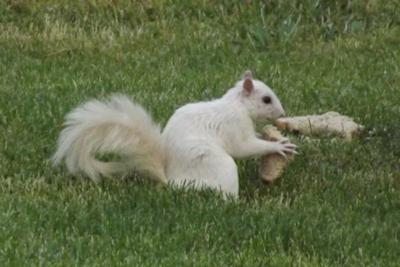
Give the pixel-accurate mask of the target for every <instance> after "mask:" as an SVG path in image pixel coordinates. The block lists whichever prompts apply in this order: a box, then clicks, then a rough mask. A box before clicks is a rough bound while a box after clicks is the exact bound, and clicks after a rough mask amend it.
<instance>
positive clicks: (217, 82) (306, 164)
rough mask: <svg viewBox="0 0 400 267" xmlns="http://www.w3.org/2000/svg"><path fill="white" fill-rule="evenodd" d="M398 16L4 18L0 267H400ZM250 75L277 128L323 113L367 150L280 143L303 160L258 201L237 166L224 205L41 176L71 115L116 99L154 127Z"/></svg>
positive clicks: (25, 2)
mask: <svg viewBox="0 0 400 267" xmlns="http://www.w3.org/2000/svg"><path fill="white" fill-rule="evenodd" d="M399 14H400V3H399V2H398V1H394V0H393V1H376V0H369V1H364V0H363V1H361V0H355V1H344V0H341V1H320V0H305V1H300V0H293V1H274V0H269V1H260V2H257V1H239V0H235V1H210V0H202V1H200V0H199V1H186V0H178V1H167V0H155V1H150V0H149V1H145V0H141V1H127V0H126V1H125V0H116V1H111V0H92V1H61V0H59V1H57V0H42V1H39V0H6V1H1V2H0V265H1V266H400V256H399V255H400V254H399V248H400V15H399ZM246 69H251V70H252V71H253V73H254V75H255V77H256V78H258V79H260V80H263V81H265V82H266V83H267V84H268V85H269V86H270V87H271V88H273V89H274V90H275V92H276V93H277V95H278V96H279V97H280V99H281V102H282V103H283V105H284V107H285V110H286V113H287V114H288V115H305V114H314V113H322V112H326V111H330V110H334V111H337V112H340V113H342V114H346V115H349V116H351V117H353V118H354V119H355V120H356V121H357V122H359V123H361V124H363V125H365V131H364V133H363V134H362V136H361V137H360V138H359V139H358V140H355V141H353V142H350V143H346V142H344V141H341V140H339V139H330V138H321V139H310V138H302V137H301V136H293V135H290V136H289V137H290V138H291V140H292V141H293V142H294V143H296V144H297V145H298V146H299V151H300V155H298V156H297V157H296V158H295V160H294V161H293V162H292V163H291V164H290V165H289V166H288V167H287V168H286V170H285V172H284V174H283V176H282V177H281V178H280V180H279V181H278V182H277V183H276V184H275V185H274V186H272V187H270V188H267V187H265V186H263V185H262V184H261V183H260V182H259V181H258V180H257V160H254V159H251V160H247V161H238V164H239V169H240V197H239V199H238V200H237V201H228V202H227V201H224V200H223V199H222V198H221V196H219V195H218V194H215V193H213V192H209V191H202V192H198V191H191V190H187V191H183V190H177V189H173V188H161V187H158V186H156V185H154V184H152V183H151V182H149V181H146V180H142V179H141V177H138V176H137V175H136V176H135V177H129V178H125V179H118V178H114V179H104V180H103V181H102V182H101V183H99V184H95V183H93V182H91V181H88V180H84V179H78V178H77V177H72V176H71V175H69V174H68V173H67V172H66V170H65V168H64V167H62V166H61V167H58V168H53V167H52V165H51V162H50V160H49V158H50V157H51V156H52V153H54V151H55V146H56V139H57V136H58V134H59V132H60V130H61V129H62V123H63V118H64V116H65V114H66V113H67V112H68V111H69V110H71V109H72V108H73V107H75V106H76V105H78V104H79V103H82V102H84V101H86V100H89V99H92V98H95V97H96V98H104V97H107V96H108V95H110V94H112V93H115V92H120V93H125V94H128V95H129V96H131V97H132V99H135V101H137V102H139V103H141V104H143V106H145V107H146V108H147V110H148V111H149V112H151V114H152V115H153V117H154V118H155V120H157V121H158V122H160V124H161V125H165V123H166V121H167V120H168V118H169V116H170V115H171V114H172V113H173V111H174V110H175V109H176V108H177V107H179V106H181V105H183V104H185V103H188V102H196V101H200V100H207V99H213V98H217V97H219V96H221V95H222V94H223V93H224V92H225V91H226V90H227V89H228V88H230V86H232V85H233V84H234V83H235V82H236V81H237V80H238V79H239V77H240V75H241V74H242V73H243V71H244V70H246ZM261 126H262V125H261ZM261 126H260V127H261Z"/></svg>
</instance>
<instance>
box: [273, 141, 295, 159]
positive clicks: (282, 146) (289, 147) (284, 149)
mask: <svg viewBox="0 0 400 267" xmlns="http://www.w3.org/2000/svg"><path fill="white" fill-rule="evenodd" d="M274 148H275V149H274V151H273V153H278V154H280V155H281V156H282V157H284V158H286V156H287V154H289V155H290V154H298V153H297V151H296V148H297V146H296V145H295V144H292V143H290V141H289V139H287V138H285V139H282V140H280V141H277V142H274Z"/></svg>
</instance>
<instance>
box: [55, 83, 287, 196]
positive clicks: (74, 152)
mask: <svg viewBox="0 0 400 267" xmlns="http://www.w3.org/2000/svg"><path fill="white" fill-rule="evenodd" d="M252 85H253V89H252V91H251V93H248V92H247V93H246V92H245V90H244V89H243V86H244V85H243V80H242V81H240V82H238V83H237V84H236V85H235V87H233V88H232V89H230V90H229V91H228V92H227V93H226V94H225V95H224V96H223V97H222V98H220V99H217V100H213V101H209V102H199V103H194V104H187V105H185V106H183V107H181V108H179V109H178V110H176V112H175V113H174V114H173V116H172V117H171V118H170V120H169V121H168V123H167V125H166V127H165V129H164V131H163V132H162V134H160V128H159V127H158V126H157V125H155V124H154V122H153V121H152V119H151V118H150V116H149V115H148V114H147V113H146V112H145V111H144V110H143V109H142V108H141V107H140V106H139V105H137V104H135V103H132V102H131V101H129V100H128V99H127V98H126V97H124V96H114V97H113V98H112V99H111V101H109V102H106V103H102V102H99V101H96V100H94V101H90V102H87V103H86V104H83V105H82V106H80V107H78V108H76V109H75V110H73V111H72V112H71V113H69V114H68V115H67V118H66V123H65V125H66V127H65V129H64V130H63V131H62V132H61V135H60V138H59V142H58V150H57V152H56V154H55V155H54V161H55V163H58V162H60V161H61V160H63V159H65V161H66V165H67V168H68V170H69V171H70V172H72V173H77V172H83V173H85V174H86V175H87V176H89V177H90V178H92V179H93V180H97V179H98V178H99V177H100V176H107V175H111V174H114V173H122V174H123V173H126V172H128V171H130V170H132V169H136V170H138V171H144V172H146V173H148V174H150V177H153V178H155V179H157V180H159V181H161V182H164V183H165V182H167V181H168V182H170V183H172V184H174V185H178V186H183V185H191V186H194V187H196V188H201V187H208V188H213V189H216V190H220V191H222V192H223V193H224V194H225V195H233V196H237V195H238V192H239V179H238V173H237V167H236V164H235V162H234V160H233V158H244V157H252V156H260V155H264V154H268V153H280V154H284V153H291V152H294V149H295V146H294V145H292V144H290V143H282V142H281V143H279V142H268V141H265V140H261V139H258V138H257V137H256V133H255V131H254V126H253V120H259V119H264V118H269V119H275V118H277V117H280V116H282V115H283V114H284V111H283V108H282V106H281V103H280V102H279V99H278V98H277V97H276V95H275V94H274V93H273V92H272V90H271V89H270V88H269V87H268V86H266V85H265V84H264V83H262V82H260V81H256V80H252ZM263 96H269V97H271V99H272V103H271V104H268V105H267V104H265V103H263V102H262V97H263ZM96 152H114V153H118V154H119V155H120V156H121V160H120V161H116V162H102V161H99V160H97V159H96V158H95V156H94V155H95V153H96Z"/></svg>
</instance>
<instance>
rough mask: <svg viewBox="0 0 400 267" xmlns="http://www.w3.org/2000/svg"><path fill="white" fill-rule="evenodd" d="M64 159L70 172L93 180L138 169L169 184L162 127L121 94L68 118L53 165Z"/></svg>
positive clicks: (78, 108) (83, 107) (72, 114)
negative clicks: (110, 158)
mask: <svg viewBox="0 0 400 267" xmlns="http://www.w3.org/2000/svg"><path fill="white" fill-rule="evenodd" d="M101 153H111V154H115V155H117V156H118V160H114V161H111V162H106V161H101V160H99V159H98V158H97V157H96V155H99V154H101ZM63 159H65V162H66V165H67V168H68V170H69V171H70V172H71V173H84V174H86V175H87V176H89V177H90V178H91V179H92V180H98V179H99V178H100V176H109V175H112V174H126V173H128V172H130V171H131V170H133V169H135V170H137V171H141V172H145V173H146V174H148V175H149V176H150V177H151V178H153V179H156V180H159V181H161V182H166V177H165V172H164V156H163V150H162V144H161V129H160V127H159V126H158V125H156V124H155V123H154V122H153V120H152V118H151V117H150V115H149V114H148V113H147V112H146V111H145V110H144V109H143V108H142V107H141V106H140V105H137V104H135V103H132V102H131V101H130V100H129V99H128V98H127V97H125V96H121V95H116V96H113V97H112V98H111V99H110V100H109V101H108V102H100V101H97V100H93V101H89V102H87V103H85V104H83V105H81V106H79V107H77V108H76V109H74V110H73V111H71V112H70V113H69V114H68V115H67V117H66V122H65V128H64V129H63V130H62V132H61V134H60V137H59V139H58V148H57V151H56V153H55V154H54V156H53V162H54V163H55V164H58V163H60V162H61V161H62V160H63Z"/></svg>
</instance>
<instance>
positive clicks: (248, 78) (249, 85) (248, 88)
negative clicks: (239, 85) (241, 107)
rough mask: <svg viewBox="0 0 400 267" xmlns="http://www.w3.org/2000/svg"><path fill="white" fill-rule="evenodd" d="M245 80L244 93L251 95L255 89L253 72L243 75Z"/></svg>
mask: <svg viewBox="0 0 400 267" xmlns="http://www.w3.org/2000/svg"><path fill="white" fill-rule="evenodd" d="M243 80H244V81H243V92H244V93H245V95H249V94H250V93H251V92H252V91H253V89H254V84H253V75H252V74H251V71H249V70H248V71H246V72H245V73H244V74H243Z"/></svg>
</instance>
